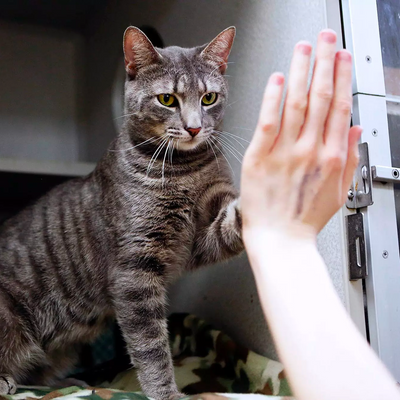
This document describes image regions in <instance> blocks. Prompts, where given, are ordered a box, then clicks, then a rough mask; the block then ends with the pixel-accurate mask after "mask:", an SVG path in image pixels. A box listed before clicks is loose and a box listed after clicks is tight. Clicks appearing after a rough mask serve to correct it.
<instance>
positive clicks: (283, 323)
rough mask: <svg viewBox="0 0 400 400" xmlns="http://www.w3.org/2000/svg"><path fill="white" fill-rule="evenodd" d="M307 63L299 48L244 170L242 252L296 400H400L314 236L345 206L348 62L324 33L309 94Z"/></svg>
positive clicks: (267, 106)
mask: <svg viewBox="0 0 400 400" xmlns="http://www.w3.org/2000/svg"><path fill="white" fill-rule="evenodd" d="M310 54H311V46H310V45H309V44H308V43H305V42H300V43H298V44H297V46H296V48H295V51H294V55H293V60H292V65H291V69H290V75H289V79H288V92H287V97H286V99H285V103H284V108H283V113H282V116H281V114H280V112H279V111H280V104H281V100H282V97H283V81H284V78H283V76H282V75H281V74H273V75H272V76H271V78H270V80H269V83H268V85H267V87H266V90H265V94H264V100H263V104H262V107H261V112H260V117H259V122H258V124H257V127H256V130H255V134H254V137H253V140H252V142H251V143H250V145H249V148H248V149H247V151H246V154H245V157H244V161H243V168H242V185H241V186H242V187H241V207H242V218H243V239H244V243H245V246H246V250H247V253H248V255H249V259H250V263H251V266H252V269H253V272H254V276H255V279H256V284H257V288H258V292H259V296H260V299H261V304H262V307H263V310H264V313H265V315H266V318H267V320H268V324H269V326H270V328H271V333H272V335H273V338H274V341H275V343H276V346H277V350H278V354H279V355H280V359H281V361H282V362H283V364H284V366H285V370H286V373H287V376H288V379H289V382H290V384H291V387H292V389H293V391H294V394H295V396H296V399H297V400H339V399H345V400H384V399H390V400H396V399H400V394H399V391H398V389H397V387H396V383H395V381H394V379H393V378H392V377H391V376H390V374H389V372H387V370H386V368H385V367H384V366H383V364H382V363H381V361H380V360H379V359H378V358H377V356H376V355H375V354H374V353H373V351H372V350H371V349H370V347H369V345H368V344H367V342H366V341H365V340H364V339H363V338H362V337H361V335H360V334H359V332H358V331H357V329H356V327H355V326H354V324H353V323H352V321H351V320H350V318H349V317H348V315H347V313H346V311H345V309H344V307H343V305H342V304H341V302H340V300H339V298H338V296H337V295H336V292H335V290H334V288H333V285H332V282H331V280H330V278H329V275H328V273H327V269H326V266H325V264H324V262H323V260H322V258H321V257H320V255H319V253H318V251H317V247H316V236H317V234H318V232H319V231H320V230H321V229H322V227H323V226H324V225H325V224H326V223H327V222H328V220H329V219H330V218H331V217H332V216H333V215H334V214H335V212H337V211H338V210H339V209H340V207H341V206H342V205H343V204H344V201H345V199H346V195H347V189H348V187H349V185H350V182H351V179H352V176H353V173H354V169H355V167H356V165H357V163H358V148H357V142H358V139H359V137H360V135H361V128H360V127H357V126H355V127H352V128H351V129H350V130H349V121H350V109H351V102H352V95H351V69H352V62H351V55H350V54H349V53H348V52H347V51H343V50H342V51H339V52H336V35H335V33H334V32H332V31H329V30H325V31H322V32H321V33H320V35H319V38H318V45H317V50H316V66H315V68H314V72H313V77H312V82H311V87H310V89H308V85H307V78H308V71H309V66H310Z"/></svg>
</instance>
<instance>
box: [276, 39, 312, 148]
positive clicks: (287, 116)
mask: <svg viewBox="0 0 400 400" xmlns="http://www.w3.org/2000/svg"><path fill="white" fill-rule="evenodd" d="M311 51H312V47H311V45H310V44H309V43H307V42H299V43H297V45H296V47H295V49H294V53H293V58H292V63H291V66H290V73H289V79H288V90H287V96H286V101H285V106H284V111H283V117H282V126H281V134H280V138H279V142H280V143H288V142H289V143H290V142H293V141H295V140H296V139H297V138H298V136H299V133H300V128H301V127H302V125H303V124H304V118H305V114H306V110H307V103H308V73H309V69H310V60H311Z"/></svg>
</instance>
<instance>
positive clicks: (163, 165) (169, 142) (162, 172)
mask: <svg viewBox="0 0 400 400" xmlns="http://www.w3.org/2000/svg"><path fill="white" fill-rule="evenodd" d="M172 140H173V139H172ZM170 145H171V140H170V138H168V145H167V148H166V149H165V151H164V159H163V163H162V169H161V182H162V186H163V187H164V167H165V159H166V158H167V154H168V150H169V146H170Z"/></svg>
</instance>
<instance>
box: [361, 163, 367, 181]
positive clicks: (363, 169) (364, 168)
mask: <svg viewBox="0 0 400 400" xmlns="http://www.w3.org/2000/svg"><path fill="white" fill-rule="evenodd" d="M361 177H362V178H363V179H364V180H366V179H368V169H367V167H366V166H365V165H363V167H362V168H361Z"/></svg>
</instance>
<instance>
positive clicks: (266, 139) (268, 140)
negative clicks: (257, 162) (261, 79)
mask: <svg viewBox="0 0 400 400" xmlns="http://www.w3.org/2000/svg"><path fill="white" fill-rule="evenodd" d="M284 80H285V78H284V76H283V75H282V74H281V73H274V74H272V75H271V76H270V78H269V80H268V83H267V86H266V88H265V92H264V98H263V102H262V105H261V111H260V116H259V119H258V123H257V127H256V131H255V133H254V137H253V140H252V142H251V145H250V146H251V147H252V150H253V151H255V152H260V153H262V154H268V153H269V151H270V150H271V148H272V146H273V145H274V142H275V140H276V137H277V135H278V133H279V125H280V113H279V111H280V104H281V100H282V95H283V83H284Z"/></svg>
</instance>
